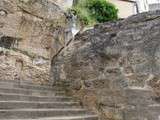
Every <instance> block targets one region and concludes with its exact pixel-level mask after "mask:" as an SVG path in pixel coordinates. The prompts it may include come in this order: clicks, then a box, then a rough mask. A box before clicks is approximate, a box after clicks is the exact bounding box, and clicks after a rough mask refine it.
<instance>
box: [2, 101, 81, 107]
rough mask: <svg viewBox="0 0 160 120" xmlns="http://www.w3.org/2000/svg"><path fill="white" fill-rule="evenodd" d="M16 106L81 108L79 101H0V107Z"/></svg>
mask: <svg viewBox="0 0 160 120" xmlns="http://www.w3.org/2000/svg"><path fill="white" fill-rule="evenodd" d="M17 108H19V109H20V108H81V106H80V103H79V102H29V101H0V109H17Z"/></svg>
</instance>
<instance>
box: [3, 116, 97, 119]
mask: <svg viewBox="0 0 160 120" xmlns="http://www.w3.org/2000/svg"><path fill="white" fill-rule="evenodd" d="M1 120H98V116H97V115H81V116H67V117H48V118H46V117H45V118H37V119H32V118H30V119H29V118H28V119H1Z"/></svg>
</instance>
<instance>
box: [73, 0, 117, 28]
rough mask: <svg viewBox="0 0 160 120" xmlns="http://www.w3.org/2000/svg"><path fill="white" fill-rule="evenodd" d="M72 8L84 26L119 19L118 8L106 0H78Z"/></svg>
mask: <svg viewBox="0 0 160 120" xmlns="http://www.w3.org/2000/svg"><path fill="white" fill-rule="evenodd" d="M70 10H71V11H74V14H75V15H76V16H77V18H78V20H79V23H80V24H81V25H82V26H84V25H93V24H95V23H102V22H107V21H113V20H117V19H118V9H117V8H116V7H115V6H114V5H113V4H111V3H109V2H107V1H106V0H78V1H76V4H74V6H73V8H72V9H70Z"/></svg>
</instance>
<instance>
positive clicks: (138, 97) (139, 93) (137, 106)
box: [124, 87, 160, 120]
mask: <svg viewBox="0 0 160 120" xmlns="http://www.w3.org/2000/svg"><path fill="white" fill-rule="evenodd" d="M125 92H126V93H125V94H126V96H127V98H126V99H127V103H126V104H128V105H130V107H128V108H127V109H125V112H124V120H128V118H129V119H130V120H160V103H159V101H156V100H155V95H154V92H153V91H152V90H151V89H147V88H140V87H131V88H128V89H126V91H125Z"/></svg>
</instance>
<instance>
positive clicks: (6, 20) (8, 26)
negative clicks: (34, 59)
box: [0, 0, 66, 58]
mask: <svg viewBox="0 0 160 120" xmlns="http://www.w3.org/2000/svg"><path fill="white" fill-rule="evenodd" d="M0 8H1V10H0V26H1V27H0V36H1V44H3V43H4V42H3V39H5V40H4V41H5V43H4V44H6V42H7V41H10V43H9V44H10V47H11V46H12V47H14V48H15V49H18V50H21V51H27V52H28V53H30V54H32V55H37V56H42V57H45V58H50V56H51V55H50V52H51V51H52V54H53V52H56V48H55V49H54V50H52V49H53V47H52V45H53V44H54V41H55V40H54V32H55V31H56V30H57V29H58V28H61V27H65V24H66V21H65V20H66V18H65V15H64V12H63V11H62V10H61V9H60V8H59V7H58V6H57V5H56V4H54V3H53V2H49V1H47V0H1V1H0ZM61 29H62V30H63V28H61ZM60 34H61V37H62V38H63V36H64V31H61V33H60V32H59V35H60ZM10 39H11V40H10ZM59 42H60V43H59V44H60V45H59V46H63V45H64V39H61V40H60V41H59ZM57 49H58V48H57Z"/></svg>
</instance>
